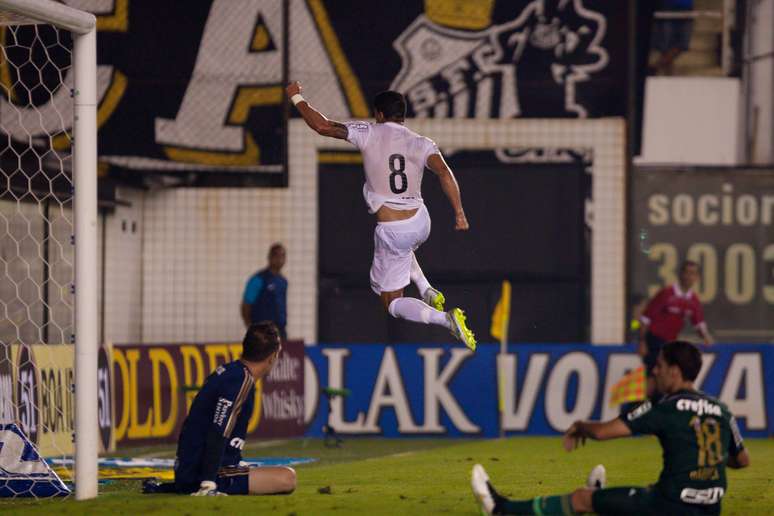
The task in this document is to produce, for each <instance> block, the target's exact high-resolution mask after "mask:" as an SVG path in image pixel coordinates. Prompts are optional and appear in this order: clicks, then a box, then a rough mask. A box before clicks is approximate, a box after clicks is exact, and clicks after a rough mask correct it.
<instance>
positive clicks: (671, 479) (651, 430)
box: [621, 391, 744, 505]
mask: <svg viewBox="0 0 774 516" xmlns="http://www.w3.org/2000/svg"><path fill="white" fill-rule="evenodd" d="M621 419H622V420H623V422H624V423H625V424H626V426H628V427H629V429H630V430H631V431H632V434H652V435H655V436H656V437H658V440H659V442H660V443H661V449H662V450H663V460H664V467H663V469H662V470H661V475H660V476H659V479H658V482H657V483H656V485H655V489H656V491H658V492H659V493H660V494H661V496H663V497H665V498H667V499H668V500H671V501H674V502H683V503H688V504H699V505H714V504H719V503H720V500H721V498H722V497H723V495H724V494H725V491H726V461H727V460H728V457H729V455H731V456H736V455H737V454H738V453H739V452H741V451H742V449H744V443H743V442H742V436H741V434H740V433H739V427H738V426H737V424H736V420H735V419H734V416H733V415H732V414H731V412H729V410H728V407H726V405H725V404H723V403H721V402H720V401H719V400H717V399H715V398H713V397H711V396H708V395H706V394H704V393H703V392H699V391H679V392H677V393H674V394H671V395H669V396H666V397H665V398H664V399H663V400H661V402H659V403H657V404H655V405H652V404H651V403H650V402H648V401H646V402H645V403H643V404H642V405H640V406H638V407H636V408H634V409H633V410H631V411H630V412H628V413H627V414H624V415H622V416H621Z"/></svg>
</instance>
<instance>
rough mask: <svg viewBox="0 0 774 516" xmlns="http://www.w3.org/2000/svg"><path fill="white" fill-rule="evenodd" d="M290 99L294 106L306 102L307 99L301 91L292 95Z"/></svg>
mask: <svg viewBox="0 0 774 516" xmlns="http://www.w3.org/2000/svg"><path fill="white" fill-rule="evenodd" d="M290 101H291V102H292V103H293V105H294V106H297V105H298V103H299V102H305V101H306V99H305V98H304V97H302V96H301V94H300V93H296V94H295V95H293V96H292V97H290Z"/></svg>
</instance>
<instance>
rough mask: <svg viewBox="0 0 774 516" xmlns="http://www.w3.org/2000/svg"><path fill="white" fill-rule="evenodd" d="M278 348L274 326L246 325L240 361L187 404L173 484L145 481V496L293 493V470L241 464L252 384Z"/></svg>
mask: <svg viewBox="0 0 774 516" xmlns="http://www.w3.org/2000/svg"><path fill="white" fill-rule="evenodd" d="M280 350H281V345H280V338H279V331H278V330H277V327H276V326H275V325H274V323H272V322H270V321H263V322H259V323H255V324H252V325H250V327H249V328H248V329H247V332H246V334H245V338H244V341H242V357H241V358H240V359H239V360H235V361H233V362H230V363H228V364H225V365H222V366H220V367H218V368H217V369H216V370H215V372H213V373H212V374H211V375H210V376H209V377H207V380H206V381H205V382H204V386H203V387H202V389H201V390H200V391H199V393H198V394H197V395H196V398H194V401H193V403H192V404H191V410H190V411H189V412H188V416H187V417H186V419H185V421H184V422H183V429H182V431H181V432H180V439H179V441H178V445H177V458H176V460H175V481H174V482H168V483H158V482H146V483H145V484H144V485H143V492H145V493H181V494H189V493H190V494H192V495H194V496H213V495H224V494H229V495H237V494H241V495H246V494H251V495H257V494H287V493H292V492H293V491H294V490H295V488H296V472H295V471H294V470H293V469H292V468H288V467H249V466H242V465H240V461H241V460H242V452H241V450H242V447H243V446H244V444H245V434H246V433H247V422H248V420H249V419H250V414H252V412H253V404H254V403H255V382H256V381H257V380H260V379H261V378H263V377H264V376H266V375H267V374H269V371H271V368H272V367H273V366H274V363H275V362H276V361H277V357H278V356H279V353H280Z"/></svg>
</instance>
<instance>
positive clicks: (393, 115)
mask: <svg viewBox="0 0 774 516" xmlns="http://www.w3.org/2000/svg"><path fill="white" fill-rule="evenodd" d="M374 109H375V110H376V111H379V112H381V113H382V114H383V115H384V118H386V119H387V120H390V119H394V120H403V119H404V118H406V99H405V98H404V97H403V95H401V94H400V93H398V92H397V91H392V90H387V91H383V92H381V93H377V94H376V97H374Z"/></svg>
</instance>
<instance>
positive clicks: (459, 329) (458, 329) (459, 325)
mask: <svg viewBox="0 0 774 516" xmlns="http://www.w3.org/2000/svg"><path fill="white" fill-rule="evenodd" d="M446 317H447V318H448V319H449V324H450V325H451V333H452V335H454V336H455V337H457V339H459V340H461V341H462V342H464V343H465V345H466V346H467V347H469V348H470V349H471V351H475V350H476V336H475V335H473V332H472V331H470V330H469V329H468V326H467V325H466V324H465V312H463V311H462V310H461V309H460V308H452V309H451V310H449V311H448V312H446Z"/></svg>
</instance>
